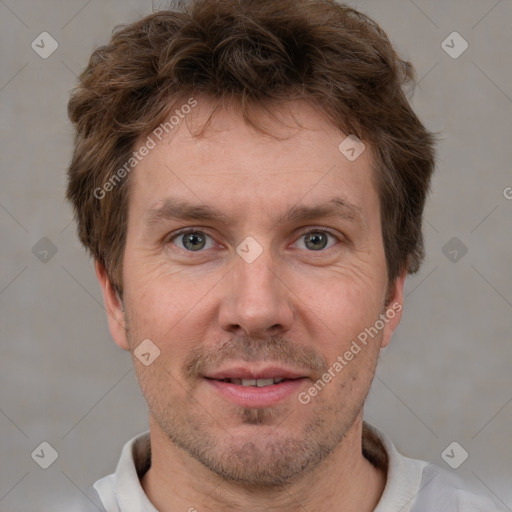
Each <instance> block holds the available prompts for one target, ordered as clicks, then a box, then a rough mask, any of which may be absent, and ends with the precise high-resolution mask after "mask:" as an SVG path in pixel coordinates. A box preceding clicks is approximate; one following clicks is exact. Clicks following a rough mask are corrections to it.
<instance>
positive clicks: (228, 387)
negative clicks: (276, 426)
mask: <svg viewBox="0 0 512 512" xmlns="http://www.w3.org/2000/svg"><path fill="white" fill-rule="evenodd" d="M306 380H307V379H306V378H301V379H293V380H284V381H283V382H280V383H279V384H272V385H271V386H265V387H263V388H258V387H256V386H242V385H241V384H233V383H231V382H224V381H220V380H214V379H205V381H206V382H207V383H208V385H210V386H212V387H213V388H214V389H215V390H216V391H217V392H219V393H220V394H221V395H222V396H223V397H225V398H227V399H228V400H229V401H231V402H233V403H235V404H236V405H239V406H241V407H270V406H272V405H276V404H278V403H280V402H282V401H283V400H286V399H287V398H289V397H290V396H291V395H293V394H298V392H299V389H300V388H301V387H302V386H304V382H305V381H306Z"/></svg>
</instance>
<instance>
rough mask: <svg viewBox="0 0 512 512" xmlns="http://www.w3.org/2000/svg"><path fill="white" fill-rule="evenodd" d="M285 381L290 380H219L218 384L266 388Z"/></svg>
mask: <svg viewBox="0 0 512 512" xmlns="http://www.w3.org/2000/svg"><path fill="white" fill-rule="evenodd" d="M214 380H219V379H214ZM285 380H292V379H284V378H279V377H277V378H276V377H271V378H270V379H221V380H220V382H230V383H231V384H237V385H239V386H244V387H256V388H266V387H267V386H273V385H274V384H279V383H280V382H283V381H285Z"/></svg>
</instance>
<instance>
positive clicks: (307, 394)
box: [298, 302, 403, 405]
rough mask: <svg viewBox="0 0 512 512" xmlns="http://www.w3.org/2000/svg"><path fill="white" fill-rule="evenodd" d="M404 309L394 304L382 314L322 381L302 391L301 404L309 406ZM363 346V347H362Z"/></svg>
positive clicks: (332, 366)
mask: <svg viewBox="0 0 512 512" xmlns="http://www.w3.org/2000/svg"><path fill="white" fill-rule="evenodd" d="M402 309H403V306H402V304H400V303H399V302H394V303H393V305H392V306H391V308H388V309H387V310H386V312H385V313H381V314H380V315H379V319H378V320H377V321H376V322H375V323H374V324H373V325H372V326H371V327H367V328H366V329H365V330H364V331H361V332H360V333H359V334H358V335H357V339H355V340H353V341H352V344H351V345H350V347H349V348H348V350H346V351H345V352H344V354H343V355H339V356H338V357H337V358H336V361H335V362H334V363H333V364H332V365H331V367H330V368H329V369H328V370H327V371H326V372H325V373H324V374H323V375H322V377H321V378H320V379H318V380H317V381H316V382H315V383H314V384H313V385H312V386H311V387H309V388H308V389H307V391H302V392H301V393H299V395H298V400H299V402H300V403H301V404H304V405H306V404H309V403H310V402H311V399H312V398H313V397H315V396H316V395H318V393H319V392H320V391H322V390H323V389H324V388H325V386H327V384H329V382H331V381H332V379H334V378H335V377H336V375H338V374H339V373H340V372H341V371H342V370H343V369H344V368H345V366H347V365H348V364H349V362H350V361H352V359H354V357H356V356H357V354H359V352H361V350H362V348H363V347H362V346H364V347H365V346H366V345H367V344H368V341H369V340H370V339H373V338H375V336H377V335H378V334H379V332H381V331H382V330H383V329H384V327H385V326H386V324H388V323H389V321H390V320H392V319H393V318H395V316H396V315H397V313H400V312H401V311H402ZM361 345H362V346H361Z"/></svg>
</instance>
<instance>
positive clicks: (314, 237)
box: [306, 233, 327, 250]
mask: <svg viewBox="0 0 512 512" xmlns="http://www.w3.org/2000/svg"><path fill="white" fill-rule="evenodd" d="M309 242H313V246H312V248H313V249H314V250H317V249H323V248H324V247H325V246H326V244H327V239H326V236H325V235H324V234H323V233H315V234H309V235H307V237H306V245H308V243H309ZM318 242H320V245H318ZM310 248H311V247H310Z"/></svg>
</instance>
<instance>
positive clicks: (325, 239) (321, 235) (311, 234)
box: [297, 229, 339, 252]
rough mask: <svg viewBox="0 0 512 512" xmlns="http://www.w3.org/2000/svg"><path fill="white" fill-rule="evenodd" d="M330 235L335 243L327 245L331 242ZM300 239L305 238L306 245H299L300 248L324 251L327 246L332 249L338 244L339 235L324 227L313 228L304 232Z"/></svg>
mask: <svg viewBox="0 0 512 512" xmlns="http://www.w3.org/2000/svg"><path fill="white" fill-rule="evenodd" d="M329 237H330V238H331V239H333V240H334V243H333V244H331V245H330V246H329V247H327V245H328V243H329ZM299 240H304V247H299V248H300V249H303V248H305V249H307V250H310V251H316V252H319V251H323V250H324V249H326V247H327V248H328V249H330V248H331V247H333V246H334V245H336V242H339V238H338V237H336V236H334V235H333V234H332V233H331V232H329V231H326V230H324V229H313V230H310V231H307V232H306V233H302V235H301V236H300V238H299ZM297 243H298V242H297Z"/></svg>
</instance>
